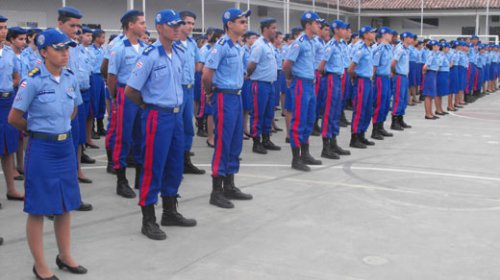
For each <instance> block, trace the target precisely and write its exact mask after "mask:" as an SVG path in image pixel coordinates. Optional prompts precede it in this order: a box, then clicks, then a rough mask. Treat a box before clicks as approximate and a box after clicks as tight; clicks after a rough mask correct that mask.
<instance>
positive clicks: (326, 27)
mask: <svg viewBox="0 0 500 280" xmlns="http://www.w3.org/2000/svg"><path fill="white" fill-rule="evenodd" d="M328 41H330V23H328V21H326V20H325V19H322V20H321V22H320V29H319V31H318V35H316V36H315V37H314V39H313V43H314V52H315V54H314V69H315V70H316V71H315V76H316V78H315V79H314V81H315V83H314V92H315V93H316V119H315V120H314V126H313V131H312V133H311V135H313V136H319V135H320V134H321V131H320V127H319V124H318V123H319V116H320V115H321V114H323V109H324V107H325V97H326V76H323V75H321V73H320V72H319V71H318V66H319V63H320V62H321V59H322V58H323V53H324V49H325V45H326V43H327V42H328Z"/></svg>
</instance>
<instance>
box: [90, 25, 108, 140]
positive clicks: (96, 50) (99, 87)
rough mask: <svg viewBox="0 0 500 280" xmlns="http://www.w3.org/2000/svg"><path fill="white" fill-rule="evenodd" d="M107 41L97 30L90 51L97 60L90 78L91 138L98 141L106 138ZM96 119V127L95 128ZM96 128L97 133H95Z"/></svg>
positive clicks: (101, 32) (102, 33) (93, 35)
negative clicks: (104, 73) (103, 69)
mask: <svg viewBox="0 0 500 280" xmlns="http://www.w3.org/2000/svg"><path fill="white" fill-rule="evenodd" d="M105 41H106V33H105V32H104V31H103V30H100V29H97V30H94V32H93V33H92V45H91V46H90V51H91V52H92V53H93V56H94V58H95V60H94V63H93V64H94V68H93V70H92V75H91V76H90V104H91V107H90V108H91V110H90V115H91V118H92V125H91V129H92V130H91V136H92V138H93V139H98V138H100V136H106V130H105V129H104V114H105V113H106V86H105V84H104V79H103V76H102V75H101V64H102V62H103V60H104V51H105V50H104V48H103V45H104V42H105ZM94 119H95V124H96V125H95V126H94V122H93V121H94ZM94 127H95V128H96V131H94Z"/></svg>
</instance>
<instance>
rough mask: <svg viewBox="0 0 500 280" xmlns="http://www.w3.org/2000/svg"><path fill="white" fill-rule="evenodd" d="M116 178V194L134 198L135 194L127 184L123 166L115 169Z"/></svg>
mask: <svg viewBox="0 0 500 280" xmlns="http://www.w3.org/2000/svg"><path fill="white" fill-rule="evenodd" d="M116 178H117V181H116V194H118V195H119V196H122V197H124V198H135V197H136V194H135V192H134V190H133V189H132V188H131V187H130V186H129V184H128V180H127V175H126V169H125V168H120V169H116Z"/></svg>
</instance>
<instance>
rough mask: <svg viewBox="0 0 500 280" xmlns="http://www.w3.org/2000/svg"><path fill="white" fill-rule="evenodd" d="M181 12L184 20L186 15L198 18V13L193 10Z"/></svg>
mask: <svg viewBox="0 0 500 280" xmlns="http://www.w3.org/2000/svg"><path fill="white" fill-rule="evenodd" d="M179 14H180V16H181V19H182V20H184V19H185V18H186V17H192V18H194V19H196V14H195V13H193V12H191V11H181V12H180V13H179Z"/></svg>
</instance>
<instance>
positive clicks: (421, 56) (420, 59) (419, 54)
mask: <svg viewBox="0 0 500 280" xmlns="http://www.w3.org/2000/svg"><path fill="white" fill-rule="evenodd" d="M416 51H417V63H419V64H424V63H425V60H424V49H420V50H419V49H416Z"/></svg>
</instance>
